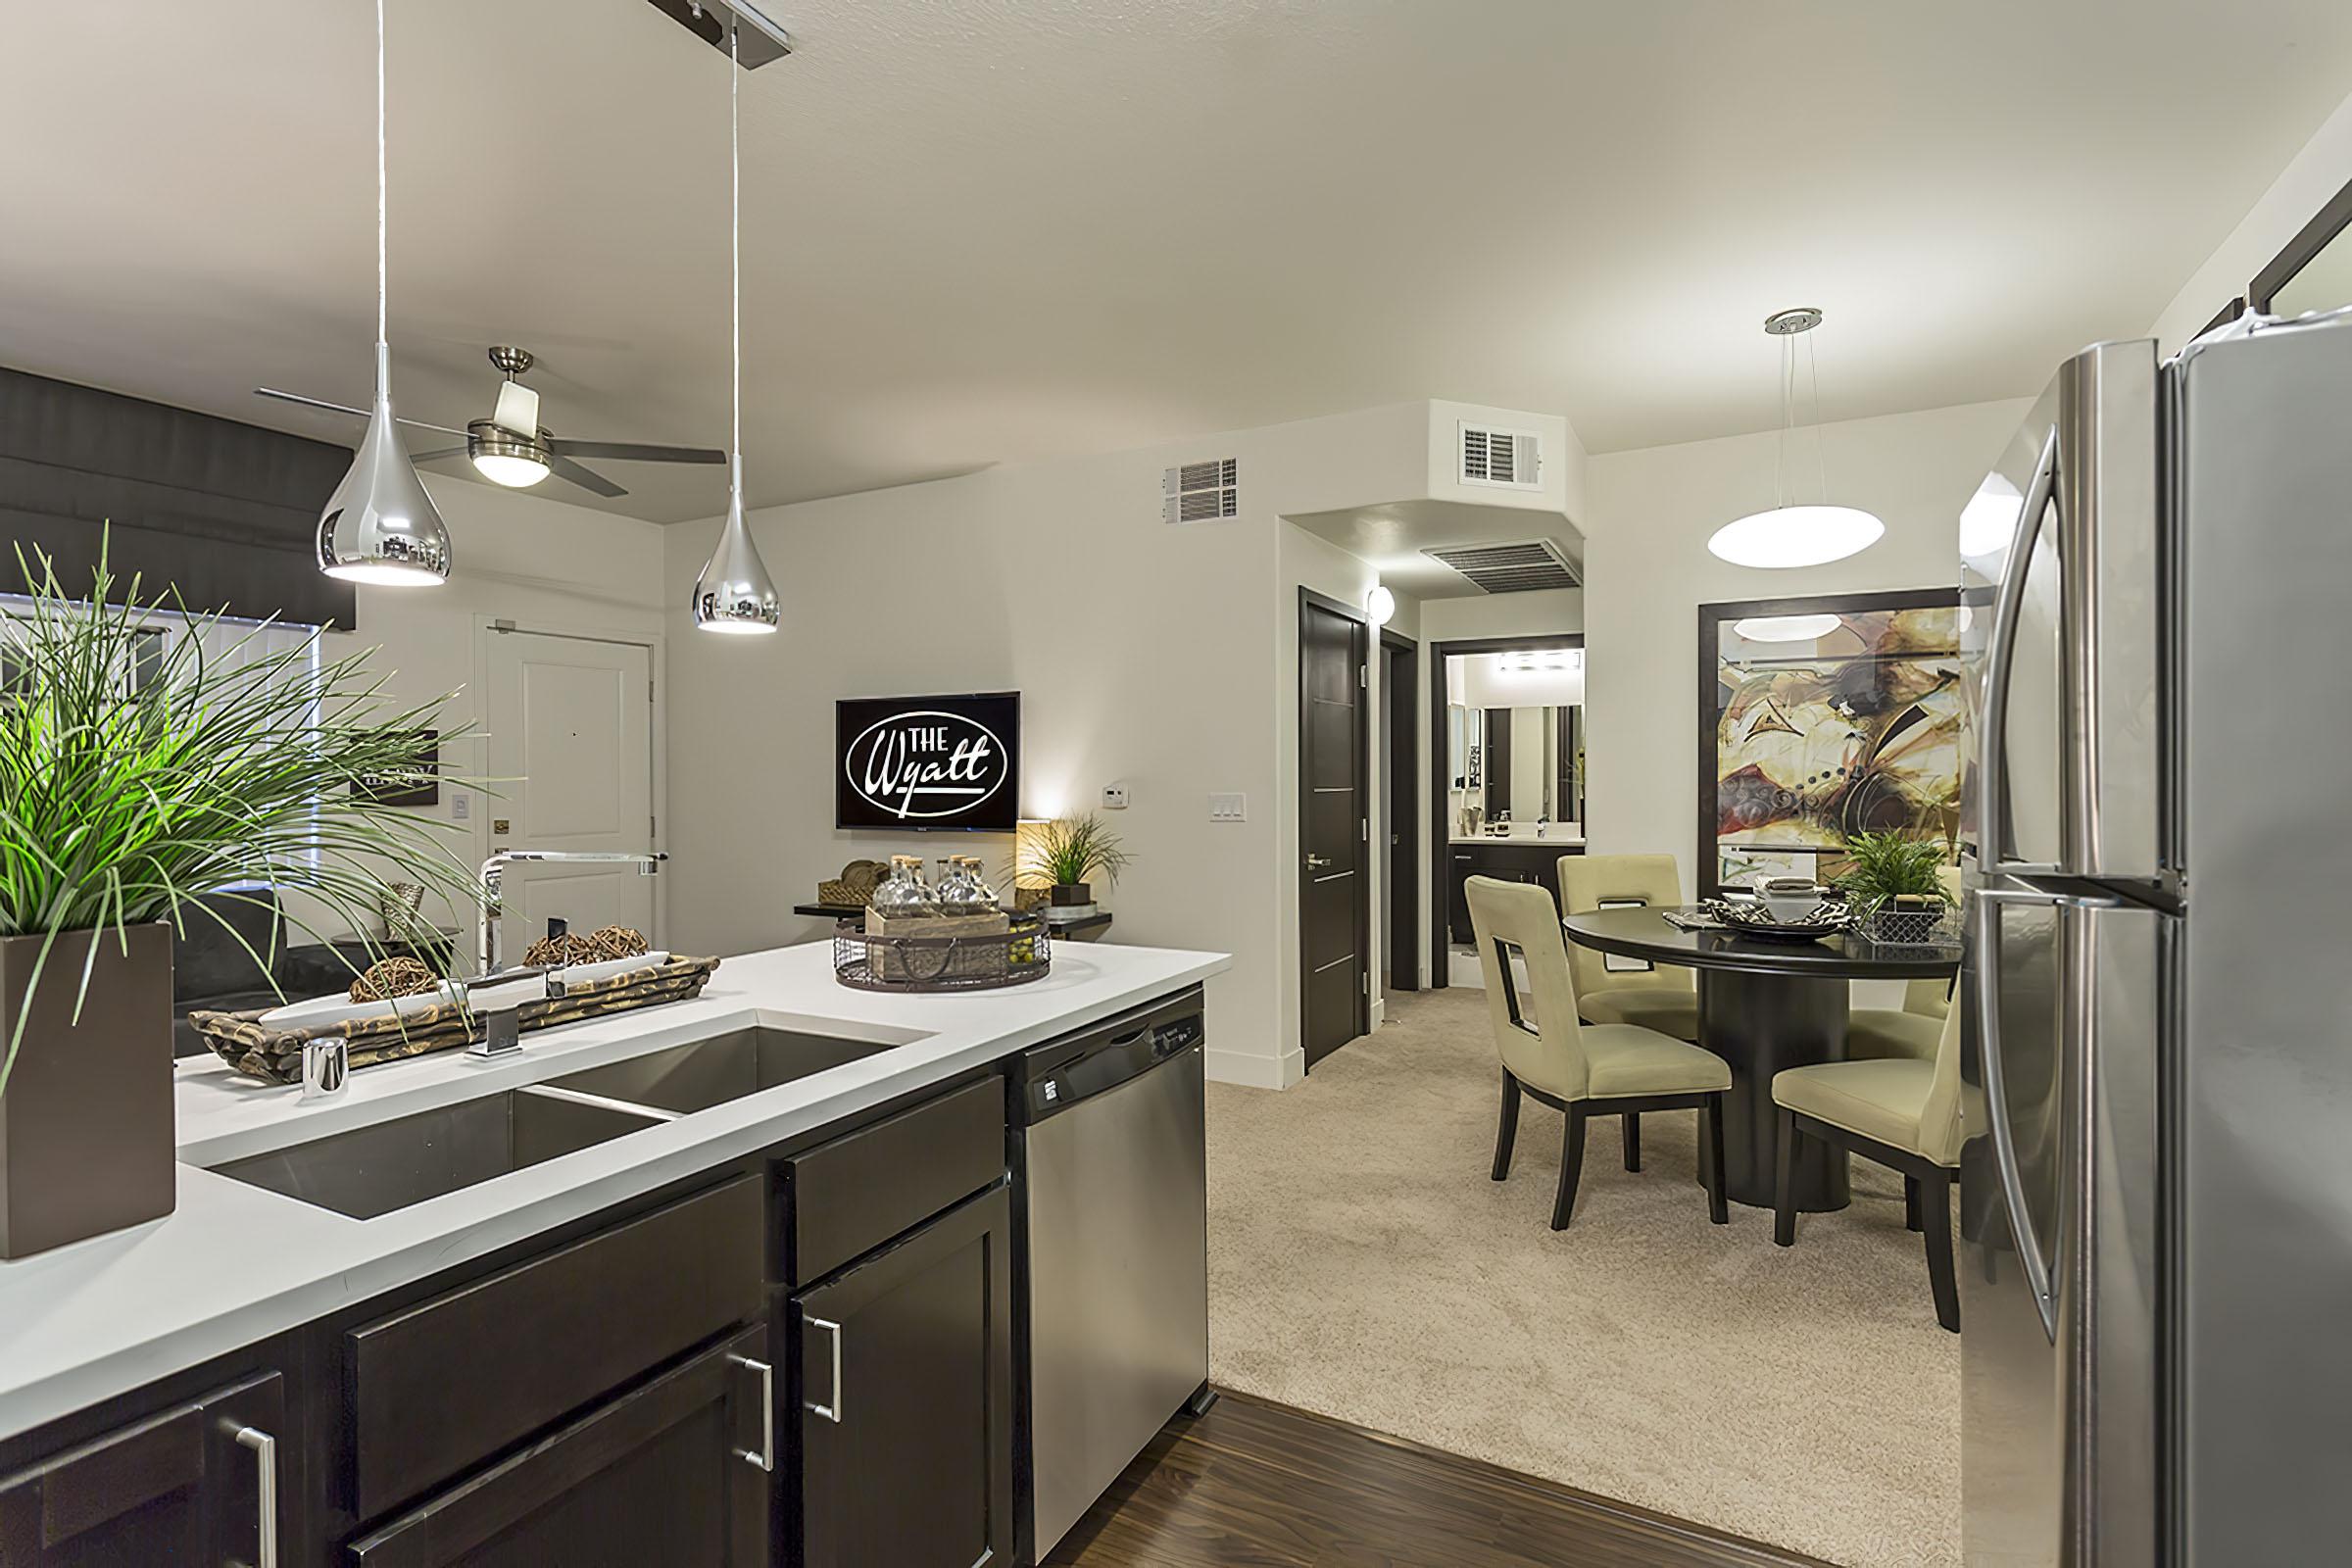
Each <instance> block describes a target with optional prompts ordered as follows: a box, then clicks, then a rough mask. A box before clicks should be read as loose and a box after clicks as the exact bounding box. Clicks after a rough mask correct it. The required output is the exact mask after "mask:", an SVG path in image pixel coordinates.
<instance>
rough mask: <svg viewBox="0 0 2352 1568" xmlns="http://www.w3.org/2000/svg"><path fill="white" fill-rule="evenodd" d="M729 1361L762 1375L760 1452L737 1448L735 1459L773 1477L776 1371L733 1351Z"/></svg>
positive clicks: (835, 1376)
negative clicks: (752, 1465) (753, 1465)
mask: <svg viewBox="0 0 2352 1568" xmlns="http://www.w3.org/2000/svg"><path fill="white" fill-rule="evenodd" d="M727 1359H728V1360H730V1361H732V1362H734V1363H735V1364H736V1365H737V1366H740V1367H744V1368H747V1369H748V1370H750V1371H753V1372H757V1373H759V1374H760V1451H759V1452H757V1453H754V1452H753V1451H752V1450H751V1449H749V1448H737V1449H736V1450H735V1457H736V1458H738V1459H741V1460H742V1461H744V1463H746V1464H756V1465H758V1466H759V1467H760V1469H762V1470H765V1471H767V1472H768V1473H769V1474H771V1475H772V1474H774V1473H775V1468H776V1369H775V1368H774V1367H773V1366H770V1365H769V1364H768V1363H767V1362H765V1361H756V1360H754V1359H752V1357H750V1356H748V1355H737V1354H735V1353H734V1352H733V1351H729V1352H728V1353H727ZM840 1377H841V1374H840V1373H839V1372H836V1373H835V1374H834V1379H835V1381H836V1382H838V1381H839V1380H840Z"/></svg>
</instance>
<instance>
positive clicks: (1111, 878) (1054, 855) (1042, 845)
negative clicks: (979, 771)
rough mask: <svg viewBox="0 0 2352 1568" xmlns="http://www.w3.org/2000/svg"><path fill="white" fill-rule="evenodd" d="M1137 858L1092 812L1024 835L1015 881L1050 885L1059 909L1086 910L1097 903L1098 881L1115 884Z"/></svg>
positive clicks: (1056, 822) (1059, 820)
mask: <svg viewBox="0 0 2352 1568" xmlns="http://www.w3.org/2000/svg"><path fill="white" fill-rule="evenodd" d="M1132 861H1133V857H1132V856H1130V855H1129V854H1128V853H1127V851H1126V850H1125V849H1123V848H1121V847H1120V844H1119V837H1118V835H1117V834H1115V833H1113V832H1111V831H1110V829H1108V828H1106V827H1104V826H1103V819H1102V818H1101V817H1098V816H1096V815H1095V814H1094V813H1093V812H1092V811H1089V812H1088V813H1087V814H1086V815H1084V816H1079V817H1063V818H1060V819H1058V820H1055V821H1052V822H1047V823H1044V824H1042V825H1040V826H1039V828H1038V829H1037V831H1036V832H1035V833H1030V832H1027V831H1024V832H1023V834H1022V836H1021V843H1020V851H1019V857H1018V859H1017V861H1016V863H1015V864H1014V866H1013V876H1014V880H1015V881H1022V880H1035V881H1043V882H1045V883H1047V884H1049V885H1050V886H1051V888H1052V890H1053V891H1052V894H1051V899H1052V903H1053V905H1054V907H1055V908H1058V909H1071V908H1083V907H1086V906H1088V905H1091V904H1093V903H1094V902H1095V891H1094V887H1093V883H1094V879H1095V878H1096V877H1101V878H1102V879H1103V882H1104V883H1105V884H1106V885H1115V884H1116V883H1117V882H1118V880H1119V873H1120V872H1121V871H1124V870H1125V869H1127V867H1128V865H1129V864H1130V863H1132Z"/></svg>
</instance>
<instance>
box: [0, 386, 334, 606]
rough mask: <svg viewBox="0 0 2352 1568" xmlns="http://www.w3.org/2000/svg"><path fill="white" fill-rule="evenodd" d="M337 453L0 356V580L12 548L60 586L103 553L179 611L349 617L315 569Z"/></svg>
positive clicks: (9, 573)
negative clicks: (4, 361)
mask: <svg viewBox="0 0 2352 1568" xmlns="http://www.w3.org/2000/svg"><path fill="white" fill-rule="evenodd" d="M349 466H351V452H350V451H349V450H348V449H347V448H344V447H338V446H334V445H331V444H329V443H327V442H324V441H311V440H306V439H304V438H303V437H301V436H293V435H284V434H281V433H279V432H278V431H275V430H265V429H263V428H261V427H260V426H258V425H251V424H240V423H238V422H237V421H236V420H234V419H222V418H217V417H213V416H212V415H209V414H195V413H191V412H190V411H188V410H186V409H175V408H172V407H170V406H169V405H166V404H162V403H150V402H147V401H145V400H144V399H141V398H132V397H124V396H122V395H121V394H119V393H114V392H101V391H98V390H97V389H96V388H94V387H86V386H75V385H74V384H73V383H72V382H70V381H55V380H51V379H49V378H48V377H46V376H39V375H31V374H28V373H26V372H25V371H23V370H11V369H7V368H0V592H7V593H22V592H23V591H24V587H25V584H24V580H23V576H22V573H21V572H20V571H19V570H18V567H17V562H16V551H15V547H16V546H20V545H22V546H24V547H25V551H26V554H27V556H28V557H29V555H30V553H31V548H32V547H33V546H36V545H37V546H38V547H39V548H40V549H42V550H43V551H46V552H47V553H48V554H49V556H50V557H51V558H52V559H53V560H54V561H55V562H56V564H57V575H58V580H59V582H61V583H63V584H64V585H65V587H66V588H67V589H68V590H70V591H71V590H75V589H86V588H87V586H88V584H89V581H90V572H91V570H92V568H93V567H95V566H96V565H97V564H98V552H99V543H100V539H101V536H102V532H104V531H105V530H107V529H110V528H111V543H110V544H109V546H108V564H109V566H110V568H111V569H112V570H113V571H114V573H115V574H116V576H118V577H120V578H123V579H127V578H128V577H129V576H130V574H131V573H132V572H134V571H135V572H137V573H138V574H139V576H140V579H141V580H140V590H139V591H140V595H141V597H142V598H150V597H152V596H154V595H155V594H157V593H159V592H161V591H162V590H163V588H164V587H165V585H166V584H171V585H174V586H176V587H177V588H178V589H179V592H180V596H181V598H182V600H183V601H184V602H185V604H186V606H187V608H188V609H189V610H191V611H206V610H224V611H226V612H227V613H230V614H234V615H242V616H245V617H248V618H250V619H255V620H259V619H261V618H263V617H265V616H268V615H276V616H277V617H278V618H279V619H281V620H287V621H296V622H300V623H303V624H306V625H323V624H325V623H327V622H329V621H332V622H333V623H334V624H335V625H337V626H340V627H344V628H350V627H352V626H354V625H356V624H357V621H358V610H357V602H356V596H355V594H354V591H353V588H352V585H351V584H349V583H345V582H337V581H335V580H334V579H333V578H330V577H325V576H321V575H320V574H319V566H318V562H317V557H316V554H315V552H316V548H317V544H316V539H317V529H318V526H319V511H320V509H322V508H323V507H324V506H325V505H326V501H327V498H328V497H329V496H331V495H332V494H334V489H335V486H336V484H338V483H339V482H340V481H341V480H342V478H343V473H344V470H345V469H346V468H348V467H349Z"/></svg>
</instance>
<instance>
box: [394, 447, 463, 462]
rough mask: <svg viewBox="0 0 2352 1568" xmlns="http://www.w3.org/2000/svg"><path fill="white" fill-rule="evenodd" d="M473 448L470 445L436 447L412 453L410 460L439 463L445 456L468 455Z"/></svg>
mask: <svg viewBox="0 0 2352 1568" xmlns="http://www.w3.org/2000/svg"><path fill="white" fill-rule="evenodd" d="M471 450H472V449H471V448H468V447H435V448H434V449H433V450H432V451H430V452H412V453H410V454H409V461H410V462H411V463H439V462H440V461H441V460H442V459H444V458H463V457H466V456H468V455H470V453H471Z"/></svg>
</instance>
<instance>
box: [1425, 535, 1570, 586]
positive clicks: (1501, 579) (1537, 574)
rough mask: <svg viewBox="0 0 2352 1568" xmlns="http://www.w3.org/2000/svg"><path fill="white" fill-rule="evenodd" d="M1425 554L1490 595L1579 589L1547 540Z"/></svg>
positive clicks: (1558, 550)
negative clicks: (1458, 573) (1550, 589)
mask: <svg viewBox="0 0 2352 1568" xmlns="http://www.w3.org/2000/svg"><path fill="white" fill-rule="evenodd" d="M1422 554H1424V555H1427V556H1431V557H1434V558H1435V559H1437V560H1439V561H1442V562H1444V563H1446V565H1448V566H1451V567H1452V568H1453V569H1454V570H1456V571H1458V572H1460V573H1461V574H1462V575H1463V576H1465V577H1467V578H1469V579H1470V580H1471V582H1473V583H1474V584H1476V585H1477V586H1478V587H1479V588H1480V589H1481V590H1483V591H1484V592H1487V593H1491V594H1528V593H1535V592H1536V591H1538V590H1539V589H1544V588H1574V587H1576V586H1578V583H1577V576H1576V571H1575V569H1574V568H1573V567H1571V566H1570V565H1569V564H1568V561H1567V558H1566V557H1564V556H1562V555H1561V554H1560V547H1559V546H1557V545H1555V544H1553V543H1552V542H1551V541H1550V540H1548V539H1533V540H1530V541H1529V542H1527V543H1526V544H1519V545H1459V546H1456V547H1455V548H1453V549H1451V550H1427V551H1423V552H1422Z"/></svg>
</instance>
